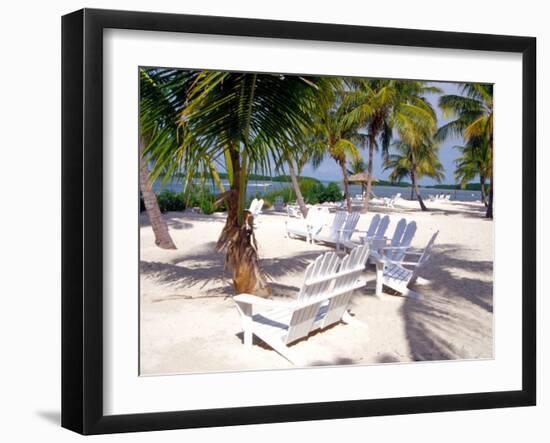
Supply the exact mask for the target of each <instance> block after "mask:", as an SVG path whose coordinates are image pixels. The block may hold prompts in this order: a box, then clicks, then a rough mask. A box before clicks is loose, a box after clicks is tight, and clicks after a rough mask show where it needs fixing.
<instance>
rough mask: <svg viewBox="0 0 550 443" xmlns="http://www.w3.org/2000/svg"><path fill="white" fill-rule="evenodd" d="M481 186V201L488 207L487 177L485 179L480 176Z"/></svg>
mask: <svg viewBox="0 0 550 443" xmlns="http://www.w3.org/2000/svg"><path fill="white" fill-rule="evenodd" d="M479 185H480V189H481V201H482V202H483V204H484V205H485V207H487V206H488V203H487V195H486V192H485V177H483V176H482V175H480V176H479Z"/></svg>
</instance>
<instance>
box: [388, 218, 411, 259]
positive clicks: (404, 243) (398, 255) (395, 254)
mask: <svg viewBox="0 0 550 443" xmlns="http://www.w3.org/2000/svg"><path fill="white" fill-rule="evenodd" d="M415 233H416V222H415V221H412V222H410V223H408V224H407V226H406V227H405V231H404V232H403V236H402V237H401V242H400V243H399V244H397V245H395V246H400V247H410V246H411V243H412V241H413V238H414V234H415ZM405 255H406V251H405V250H403V249H400V250H396V251H391V250H390V251H388V253H387V257H388V258H389V259H390V260H392V261H396V262H399V261H403V259H404V258H405Z"/></svg>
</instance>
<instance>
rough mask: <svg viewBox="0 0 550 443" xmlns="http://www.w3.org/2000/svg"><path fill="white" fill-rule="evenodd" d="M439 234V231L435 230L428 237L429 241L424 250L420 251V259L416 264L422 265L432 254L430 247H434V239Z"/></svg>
mask: <svg viewBox="0 0 550 443" xmlns="http://www.w3.org/2000/svg"><path fill="white" fill-rule="evenodd" d="M438 235H439V231H436V232H435V233H434V235H432V238H430V241H429V242H428V244H427V245H426V247H425V248H424V251H423V252H422V255H421V256H420V259H419V260H418V266H422V265H423V264H424V263H426V262H427V261H428V260H429V259H430V257H431V255H432V249H433V247H434V243H435V239H436V238H437V236H438Z"/></svg>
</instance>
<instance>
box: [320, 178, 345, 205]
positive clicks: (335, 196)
mask: <svg viewBox="0 0 550 443" xmlns="http://www.w3.org/2000/svg"><path fill="white" fill-rule="evenodd" d="M343 198H344V195H343V193H342V191H341V190H340V187H339V186H338V184H336V183H334V182H330V183H329V184H328V185H327V186H326V187H325V189H323V192H322V196H321V200H322V201H324V202H338V201H341V200H342V199H343Z"/></svg>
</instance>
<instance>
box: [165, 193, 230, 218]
mask: <svg viewBox="0 0 550 443" xmlns="http://www.w3.org/2000/svg"><path fill="white" fill-rule="evenodd" d="M214 200H215V197H214V194H212V192H211V191H210V190H208V189H200V188H199V187H198V186H194V187H193V188H192V189H191V191H190V192H189V195H188V196H187V199H186V198H185V196H184V194H183V192H173V191H170V190H168V189H165V190H163V191H161V192H159V193H158V194H157V202H158V205H159V208H160V211H161V212H163V213H164V212H169V211H184V210H185V209H187V208H200V209H201V210H202V212H203V213H204V214H212V213H213V212H220V211H225V210H226V208H225V206H224V205H223V204H222V205H220V206H218V207H214Z"/></svg>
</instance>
